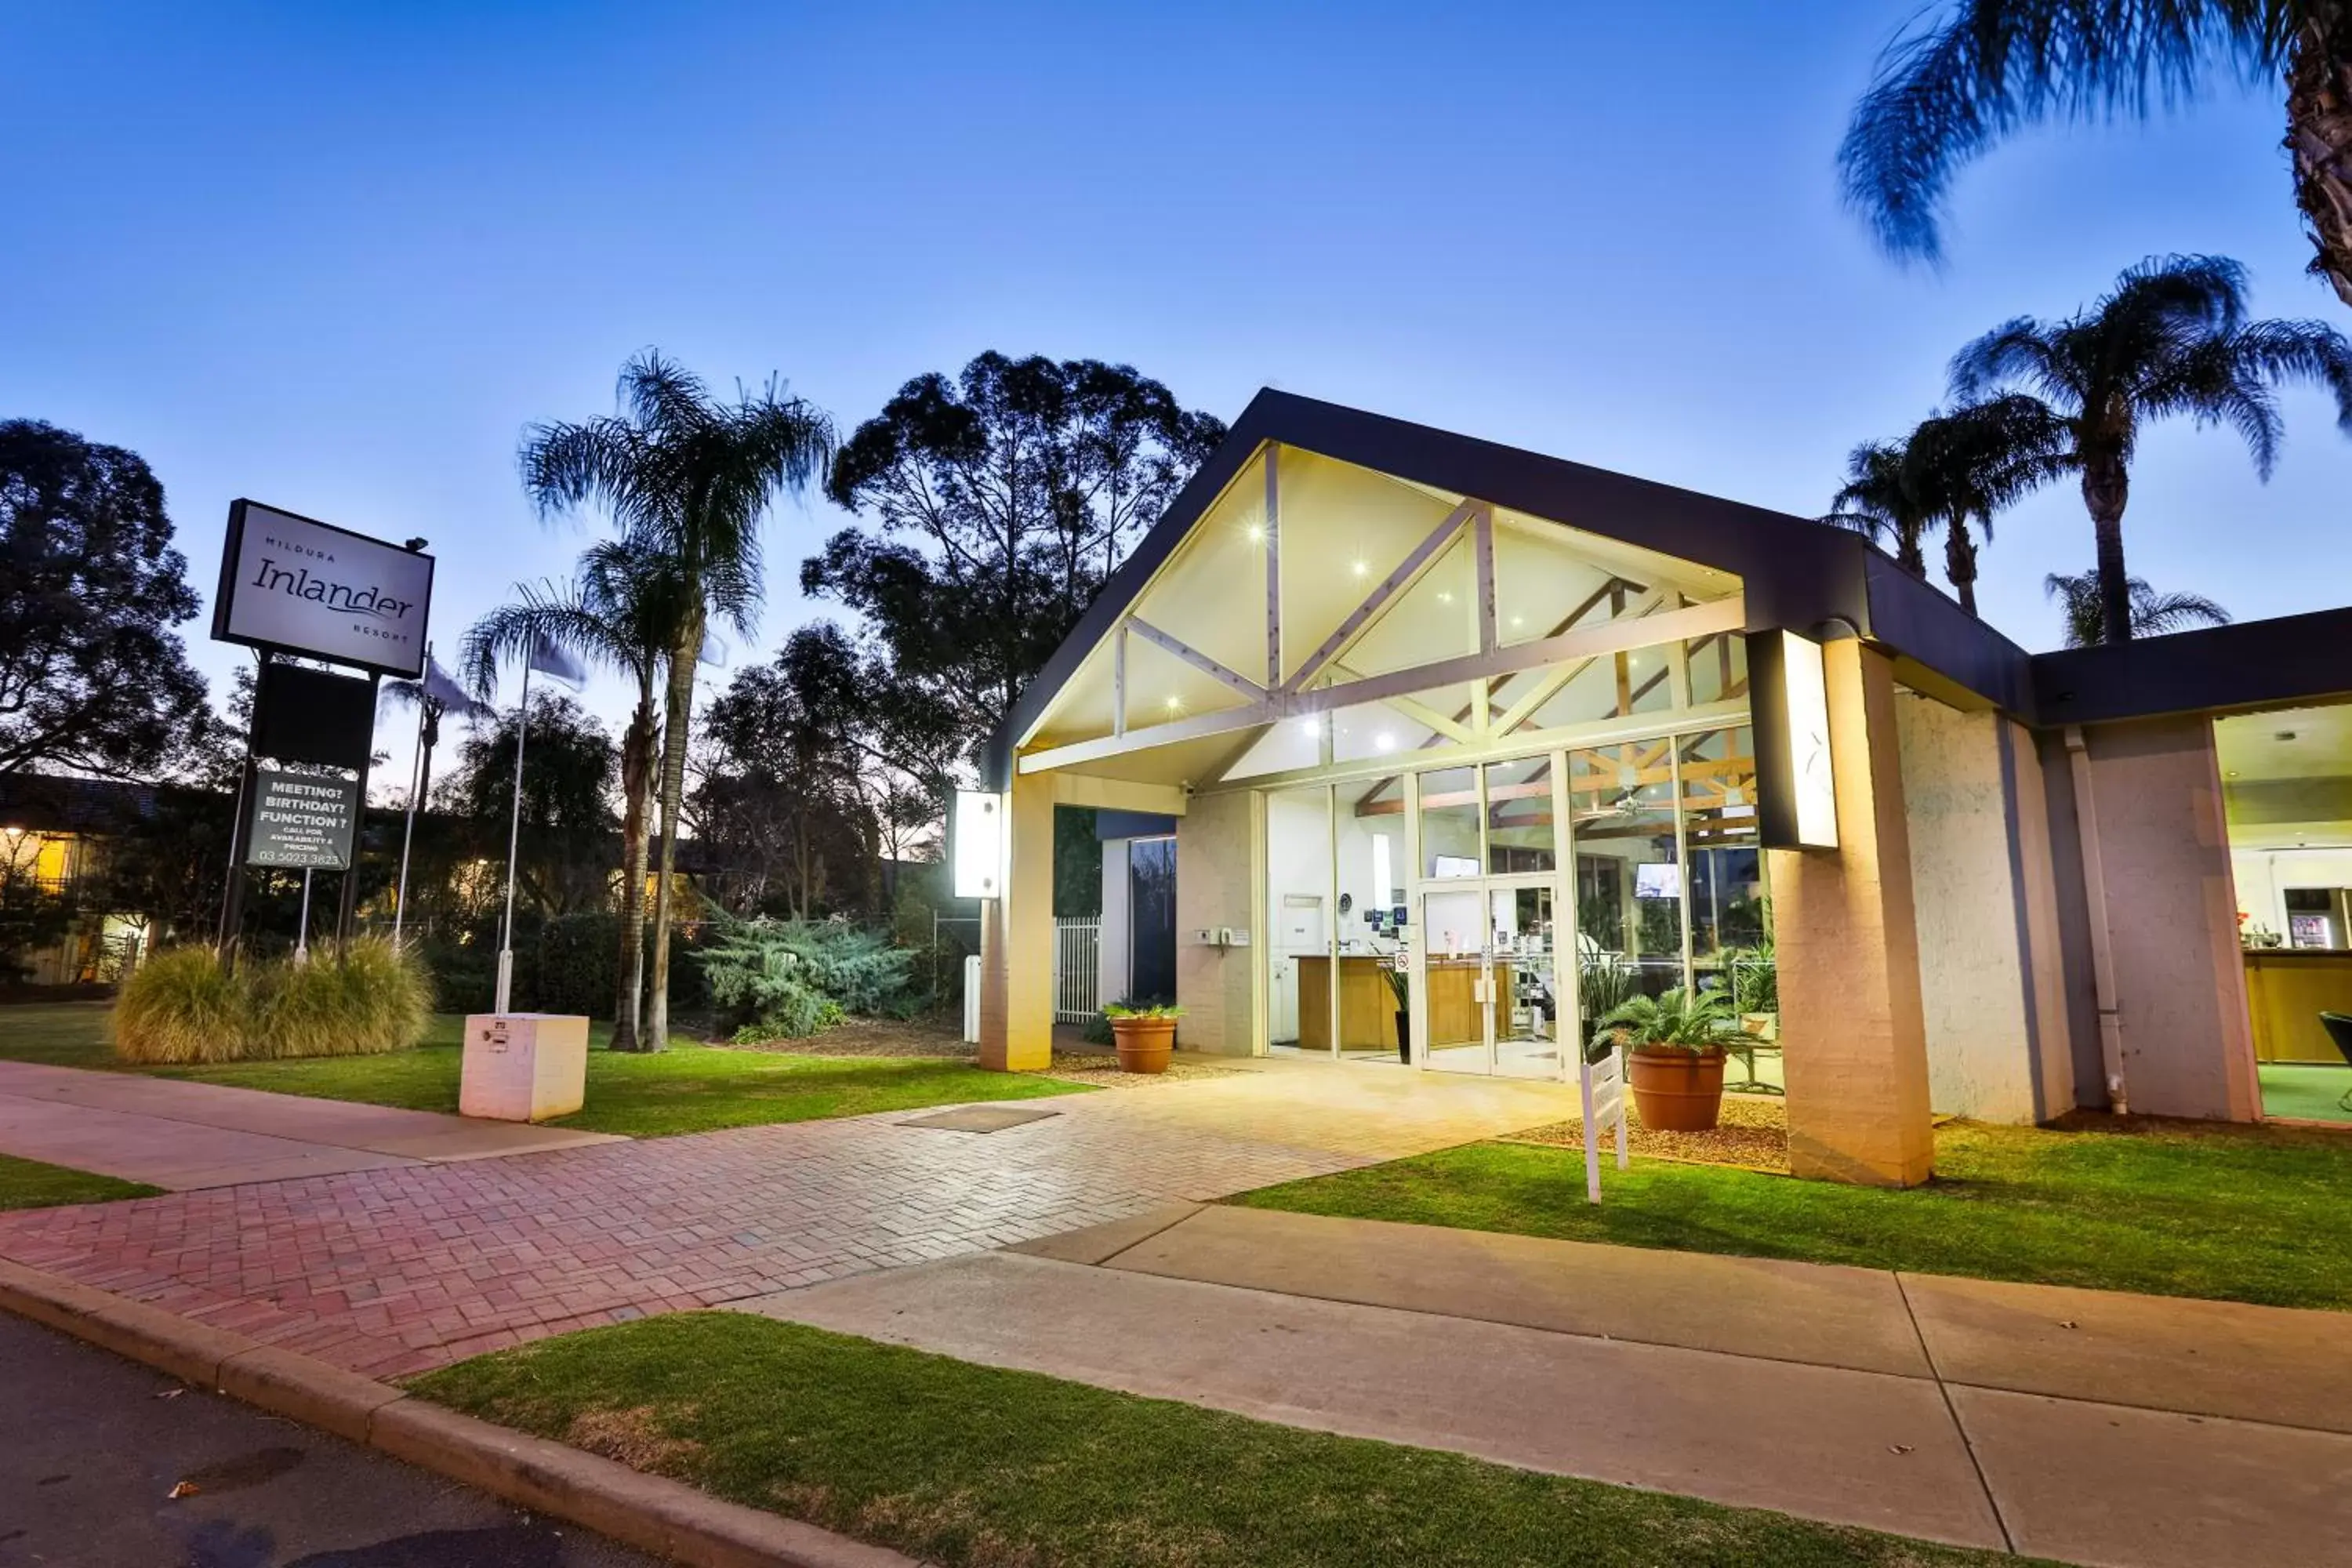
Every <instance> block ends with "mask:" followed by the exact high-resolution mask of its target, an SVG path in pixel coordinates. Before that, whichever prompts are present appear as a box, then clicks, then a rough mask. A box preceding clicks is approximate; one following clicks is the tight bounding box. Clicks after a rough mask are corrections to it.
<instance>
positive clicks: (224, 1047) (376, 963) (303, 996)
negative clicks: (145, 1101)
mask: <svg viewBox="0 0 2352 1568" xmlns="http://www.w3.org/2000/svg"><path fill="white" fill-rule="evenodd" d="M431 997H432V993H431V985H430V983H429V982H428V981H427V979H426V977H425V971H424V968H423V966H422V965H420V964H419V963H417V962H416V960H415V958H414V957H413V956H411V955H409V954H405V953H402V952H398V951H396V950H394V947H393V945H392V944H391V943H390V942H383V941H382V940H380V939H376V938H363V939H362V940H360V941H357V942H350V943H347V944H346V945H345V946H344V947H343V949H342V951H341V953H340V954H332V953H326V952H320V953H316V954H314V955H312V957H311V960H310V963H300V964H298V963H295V962H294V961H293V960H292V959H291V958H279V959H269V960H255V959H247V961H246V962H244V963H240V964H238V965H237V967H236V973H234V974H225V973H222V972H221V966H220V961H219V960H218V959H217V958H216V957H215V956H214V954H213V952H212V950H211V949H209V948H203V947H183V948H175V949H173V950H172V951H170V952H159V953H157V954H156V955H155V956H154V957H153V958H152V959H149V960H148V961H147V962H146V963H143V964H142V965H140V967H139V968H138V969H137V970H136V971H134V972H133V973H132V974H131V978H130V979H129V980H128V981H126V982H125V983H124V984H123V987H122V995H121V999H120V1000H119V1001H118V1002H117V1003H116V1004H115V1009H114V1054H115V1055H116V1056H118V1057H120V1058H122V1059H123V1060H124V1061H130V1062H142V1063H149V1064H165V1063H198V1062H229V1061H263V1060H270V1059H275V1058H284V1057H349V1056H369V1055H373V1054H376V1053H379V1052H383V1051H395V1050H400V1049H403V1048H404V1047H409V1046H413V1045H415V1044H416V1043H417V1042H418V1041H420V1040H422V1039H423V1038H424V1037H425V1025H426V1023H427V1022H428V1021H429V1019H430V1016H431Z"/></svg>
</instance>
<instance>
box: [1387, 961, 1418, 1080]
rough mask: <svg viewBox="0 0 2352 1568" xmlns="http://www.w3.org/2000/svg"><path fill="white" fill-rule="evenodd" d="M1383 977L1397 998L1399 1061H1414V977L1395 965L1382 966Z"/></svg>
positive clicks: (1400, 966) (1391, 993) (1392, 994)
mask: <svg viewBox="0 0 2352 1568" xmlns="http://www.w3.org/2000/svg"><path fill="white" fill-rule="evenodd" d="M1381 977H1382V978H1384V979H1385V980H1387V981H1388V983H1389V994H1390V995H1391V996H1393V997H1395V998H1396V1029H1397V1060H1399V1061H1401V1062H1405V1063H1408V1064H1409V1063H1411V1062H1412V975H1411V974H1410V973H1406V971H1405V970H1404V968H1403V967H1402V965H1401V964H1398V963H1383V964H1381Z"/></svg>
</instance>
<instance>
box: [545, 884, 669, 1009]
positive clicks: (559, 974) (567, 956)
mask: <svg viewBox="0 0 2352 1568" xmlns="http://www.w3.org/2000/svg"><path fill="white" fill-rule="evenodd" d="M538 948H539V963H538V964H537V971H538V973H536V974H535V975H534V976H533V979H534V981H535V982H536V984H533V985H532V987H531V989H530V996H531V999H532V1002H533V1005H536V1006H537V1008H538V1009H539V1011H541V1012H542V1013H585V1014H586V1015H587V1016H590V1017H592V1018H601V1017H604V1016H605V1015H606V1014H608V1013H610V1012H611V1011H612V1010H613V1001H614V996H615V995H616V994H618V992H619V990H620V984H621V973H620V969H621V917H620V916H618V915H614V914H606V913H604V912H603V911H601V910H589V911H586V912H584V913H581V914H572V915H557V916H556V917H555V918H554V919H552V920H551V921H548V922H547V923H546V924H544V925H542V926H541V927H540V928H539V943H538ZM675 948H676V944H675V943H674V942H673V944H672V953H671V959H672V962H671V963H670V968H671V970H672V972H673V973H675V972H676V971H677V968H678V967H679V965H678V964H677V962H676V959H677V953H676V951H675ZM515 957H516V959H517V960H518V961H520V959H521V957H522V954H521V953H520V952H517V953H516V954H515ZM516 994H517V995H521V994H523V992H522V989H521V987H520V986H517V987H516Z"/></svg>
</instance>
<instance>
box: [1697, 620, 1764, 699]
mask: <svg viewBox="0 0 2352 1568" xmlns="http://www.w3.org/2000/svg"><path fill="white" fill-rule="evenodd" d="M1684 654H1685V657H1686V658H1688V659H1689V660H1690V687H1691V700H1692V701H1693V702H1696V703H1706V702H1721V701H1723V700H1726V699H1736V698H1741V697H1745V696H1747V695H1748V639H1747V638H1746V637H1742V636H1740V635H1739V634H1738V632H1718V633H1717V634H1716V635H1714V636H1713V637H1696V638H1694V639H1692V640H1691V641H1690V642H1688V643H1686V644H1685V645H1684Z"/></svg>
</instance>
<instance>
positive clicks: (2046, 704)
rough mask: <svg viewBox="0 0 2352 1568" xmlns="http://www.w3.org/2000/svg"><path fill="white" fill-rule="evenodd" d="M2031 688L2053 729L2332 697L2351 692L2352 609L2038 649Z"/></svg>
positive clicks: (2044, 720)
mask: <svg viewBox="0 0 2352 1568" xmlns="http://www.w3.org/2000/svg"><path fill="white" fill-rule="evenodd" d="M2033 690H2034V704H2033V705H2034V711H2035V713H2036V714H2037V715H2038V716H2039V718H2040V721H2041V722H2042V725H2043V726H2045V727H2047V728H2052V729H2055V728H2056V727H2058V726H2059V725H2062V724H2095V723H2109V722H2113V721H2116V720H2122V719H2152V718H2158V717H2161V716H2164V715H2166V714H2173V713H2194V712H2203V711H2212V710H2227V709H2255V708H2285V707H2294V706H2296V705H2299V704H2303V703H2309V702H2325V701H2329V700H2336V699H2339V698H2343V697H2346V696H2347V695H2352V609H2342V610H2319V611H2315V612H2314V613H2313V614H2310V615H2305V616H2279V617H2277V618H2275V619H2273V620H2267V621H2241V622H2239V623H2238V624H2237V625H2235V626H2213V627H2210V628H2208V629H2206V630H2203V631H2194V632H2175V633H2173V634H2172V635H2171V636H2169V637H2142V638H2139V639H2137V640H2136V641H2133V642H2127V643H2119V644H2109V645H2106V646H2104V647H2074V648H2067V649H2064V650H2063V651H2062V652H2058V653H2045V654H2042V655H2039V656H2037V657H2036V658H2035V659H2034V660H2033Z"/></svg>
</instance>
